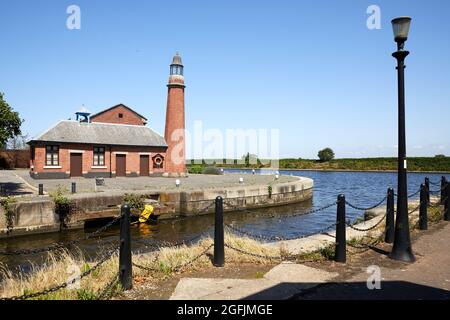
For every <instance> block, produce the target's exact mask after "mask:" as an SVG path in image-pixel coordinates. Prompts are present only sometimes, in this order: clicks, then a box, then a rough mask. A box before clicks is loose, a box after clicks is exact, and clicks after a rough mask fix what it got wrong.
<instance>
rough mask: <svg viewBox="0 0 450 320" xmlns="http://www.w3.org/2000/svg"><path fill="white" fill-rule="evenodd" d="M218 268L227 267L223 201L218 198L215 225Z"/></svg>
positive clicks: (215, 255)
mask: <svg viewBox="0 0 450 320" xmlns="http://www.w3.org/2000/svg"><path fill="white" fill-rule="evenodd" d="M213 264H214V265H215V266H216V267H223V266H224V265H225V241H224V233H223V199H222V197H220V196H219V197H217V198H216V209H215V224H214V263H213Z"/></svg>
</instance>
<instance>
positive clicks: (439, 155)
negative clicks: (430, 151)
mask: <svg viewBox="0 0 450 320" xmlns="http://www.w3.org/2000/svg"><path fill="white" fill-rule="evenodd" d="M434 157H435V158H445V154H437V155H435V156H434Z"/></svg>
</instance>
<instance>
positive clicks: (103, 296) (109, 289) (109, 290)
mask: <svg viewBox="0 0 450 320" xmlns="http://www.w3.org/2000/svg"><path fill="white" fill-rule="evenodd" d="M119 276H120V274H119V273H117V274H116V275H115V276H114V278H113V279H112V280H111V281H110V282H109V283H108V284H107V285H106V286H105V288H104V289H103V290H102V292H101V293H100V294H99V295H98V300H109V298H111V296H112V294H113V292H114V289H115V288H116V287H117V285H118V284H119V283H120V279H119Z"/></svg>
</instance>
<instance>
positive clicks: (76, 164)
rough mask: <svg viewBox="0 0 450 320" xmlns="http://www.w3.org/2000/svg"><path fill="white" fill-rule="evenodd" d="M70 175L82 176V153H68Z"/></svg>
mask: <svg viewBox="0 0 450 320" xmlns="http://www.w3.org/2000/svg"><path fill="white" fill-rule="evenodd" d="M70 176H71V177H81V176H83V154H82V153H71V154H70Z"/></svg>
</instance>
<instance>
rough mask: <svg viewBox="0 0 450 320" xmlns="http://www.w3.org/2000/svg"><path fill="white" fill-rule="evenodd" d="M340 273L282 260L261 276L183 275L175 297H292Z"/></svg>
mask: <svg viewBox="0 0 450 320" xmlns="http://www.w3.org/2000/svg"><path fill="white" fill-rule="evenodd" d="M336 276H337V274H336V273H331V272H326V271H323V270H319V269H315V268H311V267H307V266H304V265H300V264H294V263H282V264H280V265H278V266H276V267H274V268H273V269H271V270H270V271H269V272H268V273H266V274H265V275H264V277H263V278H261V279H214V278H207V279H199V278H183V279H181V280H180V282H179V283H178V285H177V287H176V288H175V291H174V292H173V294H172V296H171V298H170V299H171V300H189V299H194V300H240V299H258V300H271V299H277V300H282V299H288V298H290V297H292V296H293V295H294V294H296V293H298V292H299V291H301V290H302V289H308V288H311V287H314V286H316V285H318V284H320V283H323V282H326V281H329V280H331V279H332V278H334V277H336Z"/></svg>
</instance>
